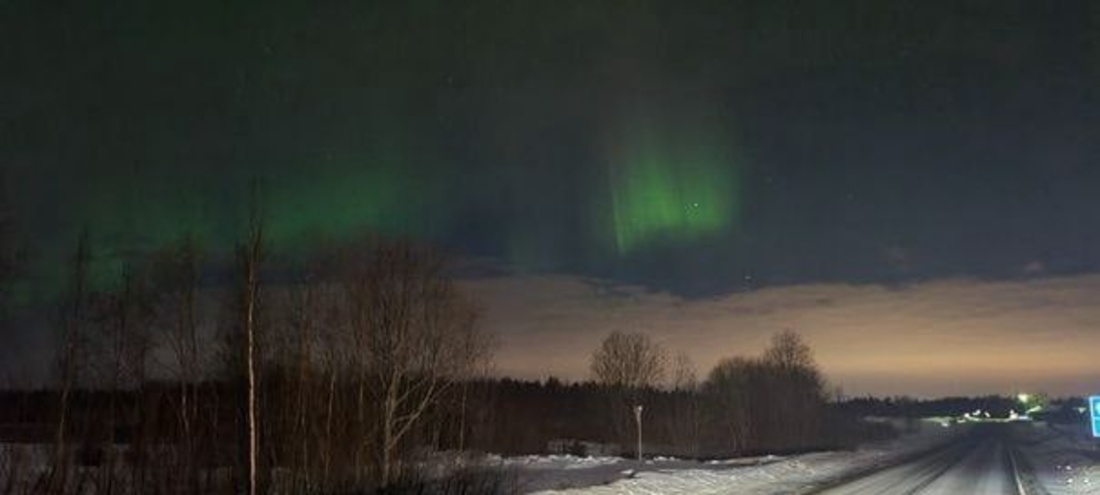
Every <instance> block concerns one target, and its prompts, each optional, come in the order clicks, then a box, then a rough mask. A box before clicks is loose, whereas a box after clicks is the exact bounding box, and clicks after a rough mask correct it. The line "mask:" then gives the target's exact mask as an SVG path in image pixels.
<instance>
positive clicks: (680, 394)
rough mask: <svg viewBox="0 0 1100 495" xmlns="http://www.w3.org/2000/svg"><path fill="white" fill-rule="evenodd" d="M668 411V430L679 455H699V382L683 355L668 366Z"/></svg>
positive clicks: (700, 423)
mask: <svg viewBox="0 0 1100 495" xmlns="http://www.w3.org/2000/svg"><path fill="white" fill-rule="evenodd" d="M671 374H672V377H671V383H670V384H669V385H670V386H671V388H672V390H671V391H670V393H671V394H672V397H673V401H672V411H671V414H670V415H669V417H668V418H669V425H668V430H669V432H671V433H672V439H673V443H674V444H676V445H677V446H678V447H680V448H682V449H684V450H683V453H686V454H689V455H691V456H694V457H697V456H698V455H699V437H700V435H701V433H702V407H701V404H700V400H699V380H698V378H697V377H696V373H695V364H694V363H693V362H692V361H691V358H690V357H688V355H687V354H683V353H680V354H677V355H676V358H675V359H674V360H673V362H672V373H671Z"/></svg>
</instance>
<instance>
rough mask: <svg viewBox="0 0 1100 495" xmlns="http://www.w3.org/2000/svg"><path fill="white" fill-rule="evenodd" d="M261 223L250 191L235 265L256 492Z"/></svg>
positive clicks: (249, 464)
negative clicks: (245, 225)
mask: <svg viewBox="0 0 1100 495" xmlns="http://www.w3.org/2000/svg"><path fill="white" fill-rule="evenodd" d="M263 236H264V232H263V223H262V221H261V219H260V212H259V204H258V198H257V197H256V191H255V190H253V197H252V200H251V208H250V212H249V221H248V239H247V241H246V242H245V243H244V244H242V245H240V246H238V248H237V266H238V267H239V269H240V271H241V278H240V281H241V284H242V285H241V293H240V297H241V308H240V309H241V325H240V327H241V332H242V337H243V339H241V340H242V344H243V345H244V350H243V351H244V352H243V355H244V376H245V437H246V443H245V457H246V463H245V469H246V477H245V492H246V493H248V495H256V493H257V490H258V489H259V485H258V483H259V480H258V475H259V464H258V463H259V457H258V454H259V436H258V435H259V424H258V419H257V415H258V411H257V409H256V395H257V390H258V385H257V378H258V377H257V356H256V340H257V339H256V326H257V325H256V320H257V306H258V304H259V297H260V294H259V291H260V263H261V261H262V259H263V258H262V257H263Z"/></svg>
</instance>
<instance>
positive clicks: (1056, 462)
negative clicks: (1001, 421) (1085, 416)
mask: <svg viewBox="0 0 1100 495" xmlns="http://www.w3.org/2000/svg"><path fill="white" fill-rule="evenodd" d="M1015 434H1016V439H1017V445H1018V446H1019V447H1020V451H1021V452H1022V454H1023V457H1024V460H1025V461H1026V462H1028V463H1029V464H1030V465H1031V468H1032V470H1033V473H1034V475H1035V478H1036V481H1038V482H1039V483H1040V484H1041V485H1042V487H1043V488H1044V489H1045V490H1046V491H1047V492H1049V493H1050V494H1051V495H1069V494H1073V495H1078V494H1098V495H1100V440H1097V439H1094V438H1092V433H1091V431H1089V426H1088V425H1087V424H1085V423H1084V422H1083V421H1082V423H1081V424H1080V425H1077V426H1067V425H1057V426H1054V425H1045V424H1042V423H1035V424H1033V426H1032V427H1031V428H1018V429H1017V431H1016V432H1015Z"/></svg>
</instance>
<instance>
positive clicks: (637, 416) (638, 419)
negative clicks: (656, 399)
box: [634, 404, 642, 461]
mask: <svg viewBox="0 0 1100 495" xmlns="http://www.w3.org/2000/svg"><path fill="white" fill-rule="evenodd" d="M634 423H635V424H637V426H638V460H639V461H640V460H642V405H641V404H637V405H635V406H634Z"/></svg>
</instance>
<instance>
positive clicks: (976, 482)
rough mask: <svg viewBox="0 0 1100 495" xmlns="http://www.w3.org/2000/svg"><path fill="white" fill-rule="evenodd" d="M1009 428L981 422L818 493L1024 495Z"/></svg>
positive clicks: (860, 494)
mask: <svg viewBox="0 0 1100 495" xmlns="http://www.w3.org/2000/svg"><path fill="white" fill-rule="evenodd" d="M1009 428H1010V426H1009V425H1005V424H986V425H981V426H979V427H976V428H974V429H973V430H972V431H971V432H970V433H968V434H967V435H963V436H961V437H960V438H958V439H957V440H956V441H954V442H951V443H950V444H948V445H946V446H945V447H943V448H941V449H937V450H934V451H931V452H929V453H927V454H925V455H922V456H919V457H917V458H915V459H912V460H910V461H908V462H905V463H903V464H900V465H897V466H893V467H890V468H887V469H883V470H881V471H877V472H874V473H872V474H869V475H866V476H862V477H859V478H857V479H854V480H850V481H847V482H845V483H843V484H841V485H838V486H834V487H832V488H829V489H826V490H824V491H821V492H817V493H821V494H827V495H864V494H882V493H891V494H893V493H897V494H922V495H926V494H945V495H953V494H964V493H965V494H974V495H979V494H990V495H993V494H997V495H1001V494H1006V495H1007V494H1011V495H1019V494H1020V493H1021V489H1020V488H1018V487H1017V483H1018V482H1017V480H1018V479H1019V474H1018V473H1017V472H1016V469H1017V467H1016V466H1017V463H1016V462H1015V461H1014V460H1013V458H1012V456H1013V455H1014V454H1013V449H1014V447H1013V445H1012V435H1011V433H1010V431H1009ZM1021 484H1022V483H1021Z"/></svg>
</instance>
